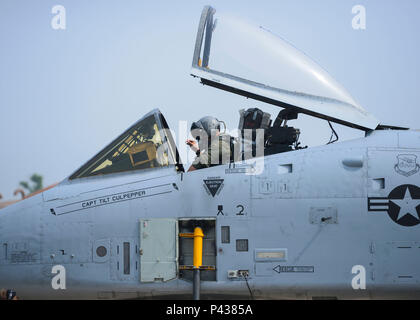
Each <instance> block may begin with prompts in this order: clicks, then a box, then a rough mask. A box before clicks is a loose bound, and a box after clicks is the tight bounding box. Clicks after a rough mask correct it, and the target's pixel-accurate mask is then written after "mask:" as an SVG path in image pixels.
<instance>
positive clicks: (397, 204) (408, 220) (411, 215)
mask: <svg viewBox="0 0 420 320" xmlns="http://www.w3.org/2000/svg"><path fill="white" fill-rule="evenodd" d="M368 211H386V212H388V215H389V217H390V218H391V219H392V220H393V221H394V222H395V223H398V224H399V225H401V226H404V227H412V226H416V225H418V224H419V223H420V188H419V187H417V186H414V185H412V184H404V185H401V186H398V187H396V188H395V189H394V190H392V191H391V192H390V193H389V195H388V197H387V198H378V197H372V198H368Z"/></svg>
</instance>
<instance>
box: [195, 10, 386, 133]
mask: <svg viewBox="0 0 420 320" xmlns="http://www.w3.org/2000/svg"><path fill="white" fill-rule="evenodd" d="M191 74H192V75H193V76H195V77H199V78H201V81H202V83H203V84H207V85H210V86H213V87H216V88H219V89H222V90H226V91H230V92H234V93H237V94H240V95H243V96H246V97H250V98H253V99H256V100H260V101H264V102H267V103H270V104H273V105H277V106H280V107H283V108H294V109H296V111H298V112H302V113H306V114H309V115H312V116H315V117H318V118H322V119H326V120H330V121H334V122H337V123H340V124H343V125H346V126H350V127H354V128H358V129H362V130H374V129H375V128H376V127H377V126H378V124H379V121H378V120H377V119H375V118H374V117H373V116H372V115H371V114H369V113H368V112H367V111H366V110H365V109H363V108H362V107H361V106H360V105H359V104H358V103H357V102H356V101H355V100H354V99H353V98H352V97H351V96H350V94H349V93H348V92H347V91H346V90H345V89H344V88H343V87H342V86H341V85H340V84H339V83H337V82H336V81H335V80H334V79H333V78H332V77H331V76H330V75H329V74H328V73H327V72H326V71H325V70H323V69H322V68H321V67H320V66H319V65H317V64H316V63H315V62H313V61H312V60H311V59H310V58H309V57H307V56H306V55H305V54H303V53H302V52H300V51H299V50H297V49H296V48H294V47H293V46H292V45H290V44H289V43H287V42H286V41H284V40H283V39H281V38H279V37H278V36H276V35H274V34H273V33H271V32H270V31H268V30H266V29H264V28H263V27H258V26H253V25H251V24H249V23H247V22H244V21H243V20H241V19H238V18H236V17H233V16H231V15H228V14H223V13H219V12H216V10H215V9H214V8H212V7H210V6H206V7H205V8H204V9H203V12H202V15H201V19H200V22H199V27H198V32H197V38H196V43H195V49H194V56H193V62H192V70H191Z"/></svg>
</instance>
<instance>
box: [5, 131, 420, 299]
mask: <svg viewBox="0 0 420 320" xmlns="http://www.w3.org/2000/svg"><path fill="white" fill-rule="evenodd" d="M419 142H420V132H418V131H401V130H381V131H373V132H371V133H370V134H369V135H367V136H366V137H365V138H361V139H357V140H352V141H346V142H342V143H336V144H330V145H326V146H320V147H314V148H309V149H303V150H297V151H292V152H286V153H281V154H275V155H271V156H267V157H265V158H264V165H263V168H264V169H263V170H262V172H260V173H259V174H255V175H253V174H249V170H248V169H249V168H251V167H252V165H240V164H238V163H236V164H233V163H231V164H226V165H219V166H215V167H211V168H208V169H201V170H196V171H193V172H187V173H182V172H177V171H176V170H175V167H174V166H168V167H164V168H156V169H148V170H139V171H132V172H128V173H120V174H112V175H108V176H96V177H89V178H84V179H75V180H73V181H69V180H66V181H64V182H62V183H61V184H59V185H58V186H56V187H54V188H52V189H50V190H47V191H45V192H43V193H42V194H38V195H36V196H34V197H32V198H29V199H27V200H24V201H21V202H19V203H16V204H14V205H12V206H9V207H7V208H5V209H2V210H1V211H0V245H1V247H0V249H1V250H2V251H1V252H0V287H3V288H13V289H14V290H16V291H17V294H18V295H19V296H20V297H21V298H23V299H71V298H77V299H79V298H83V299H84V298H87V299H97V298H117V299H118V298H139V297H140V298H153V297H157V298H159V297H165V296H169V295H184V296H185V295H189V294H191V291H192V283H191V281H190V280H189V279H187V278H182V277H179V274H180V272H179V266H180V263H181V262H182V261H181V262H180V259H179V258H180V252H179V250H178V241H179V238H178V234H176V233H177V232H178V228H179V226H178V223H179V221H206V220H208V221H214V229H213V231H212V232H213V233H214V239H210V240H211V241H212V243H213V244H212V245H210V246H209V248H211V249H209V250H211V254H212V255H213V256H214V257H215V259H214V260H212V261H214V263H215V265H214V267H215V268H216V271H215V272H214V273H215V274H214V278H211V279H210V280H207V281H205V280H203V281H202V284H201V286H202V289H201V290H202V295H203V296H204V297H205V296H211V295H214V296H217V295H224V296H227V297H229V296H230V297H239V298H248V297H249V294H250V293H249V291H248V289H247V286H246V281H245V278H243V277H235V276H230V275H229V271H232V270H233V271H235V270H246V271H247V272H249V277H248V278H247V281H248V283H249V285H250V288H251V290H252V292H253V295H254V297H255V298H275V299H277V298H299V299H307V298H309V299H310V298H318V297H333V298H355V299H359V298H362V299H366V298H417V299H418V298H420V285H419V282H420V255H419V254H418V253H419V252H420V251H419V250H420V237H419V234H420V233H419V230H420V229H419V228H420V220H419V211H420V206H419V205H420V193H419V190H420V186H419V185H420V172H419V170H418V164H417V162H415V163H409V161H408V160H410V159H412V160H413V161H416V157H417V159H418V158H420V148H419V145H420V144H419ZM401 155H406V157H405V160H407V161H408V162H404V161H401V160H399V159H401ZM407 155H408V156H407ZM407 165H410V166H411V169H412V170H408V169H407ZM211 183H213V184H211ZM403 211H404V212H403ZM159 221H160V222H165V221H166V222H168V224H167V226H169V227H167V226H164V227H162V228H160V227H159V228H155V229H153V230H152V232H149V233H146V231H144V230H146V229H145V228H146V226H149V225H148V224H147V223H149V222H150V223H152V224H153V223H154V222H157V223H159ZM172 222H174V223H175V224H171V223H172ZM174 225H175V229H173V231H174V233H173V234H171V233H170V232H169V234H168V230H169V231H171V230H172V229H171V228H172V226H174ZM227 227H228V230H229V232H228V236H227V233H226V230H227ZM168 228H169V229H168ZM222 229H223V231H222ZM222 233H223V235H222ZM146 236H148V237H150V239H152V242H150V239H149V240H144V239H146ZM222 238H223V239H222ZM162 240H164V241H167V242H168V243H169V242H173V243H175V244H176V246H175V248H176V252H175V255H174V257H175V259H172V260H171V259H170V257H172V253H168V252H163V251H164V249H163V248H164V247H165V244H162V245H161V246H160V245H159V244H158V243H159V241H162ZM143 241H144V244H143ZM222 241H223V243H222ZM150 243H154V247H153V250H154V251H156V252H154V254H155V257H158V258H156V259H155V260H154V258H152V259H149V258H150V257H149V258H147V259H146V258H144V259H145V260H143V257H146V256H147V255H148V254H150V251H148V250H152V246H151V244H150ZM156 243H157V244H156ZM99 247H103V248H105V250H104V249H103V248H101V250H102V251H101V250H98V248H99ZM159 248H162V252H158V251H159V250H160V249H159ZM165 250H166V249H165ZM205 250H206V247H205ZM104 253H105V254H104ZM183 254H185V255H187V254H188V253H183ZM204 255H206V252H204ZM168 257H169V258H168ZM166 258H167V259H166ZM165 259H166V260H165ZM204 260H206V259H204ZM209 261H210V260H209ZM205 262H206V261H204V263H205ZM143 263H144V265H143ZM55 265H61V266H63V267H64V268H65V277H66V280H65V281H66V289H64V290H63V289H54V288H53V287H52V279H53V277H54V276H55V275H54V274H53V273H52V268H53V266H55ZM160 266H162V268H161V269H162V270H163V271H162V270H160V271H159V270H158V269H159V268H160ZM354 266H363V268H364V269H365V280H366V286H365V289H354V288H353V286H352V280H353V278H354V277H355V276H357V274H356V273H352V269H353V268H354ZM174 270H175V273H173V271H174ZM142 272H144V274H142ZM154 272H157V274H153V273H154ZM206 272H210V271H202V274H204V273H206ZM359 275H360V274H359ZM167 277H169V278H167ZM171 277H172V278H171Z"/></svg>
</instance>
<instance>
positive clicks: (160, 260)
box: [139, 219, 178, 282]
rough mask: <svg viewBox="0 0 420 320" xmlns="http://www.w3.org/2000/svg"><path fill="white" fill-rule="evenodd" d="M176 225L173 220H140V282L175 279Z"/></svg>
mask: <svg viewBox="0 0 420 320" xmlns="http://www.w3.org/2000/svg"><path fill="white" fill-rule="evenodd" d="M177 239H178V224H177V221H176V220H175V219H144V220H140V252H139V254H140V281H141V282H155V281H168V280H172V279H175V278H176V276H177V271H178V270H177V269H178V267H177V266H178V261H177V257H178V240H177Z"/></svg>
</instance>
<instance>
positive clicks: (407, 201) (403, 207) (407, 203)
mask: <svg viewBox="0 0 420 320" xmlns="http://www.w3.org/2000/svg"><path fill="white" fill-rule="evenodd" d="M390 200H391V201H392V202H394V203H395V204H396V205H397V206H399V207H400V211H399V212H398V217H397V221H398V220H400V219H401V218H402V217H404V216H405V215H406V214H410V215H412V216H413V217H414V218H416V216H417V219H420V216H419V213H418V212H417V209H416V208H417V207H418V206H419V205H420V200H417V199H416V200H414V199H413V197H412V196H411V194H410V190H409V189H408V187H407V188H406V189H405V194H404V199H401V200H397V199H394V200H392V199H390Z"/></svg>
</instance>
